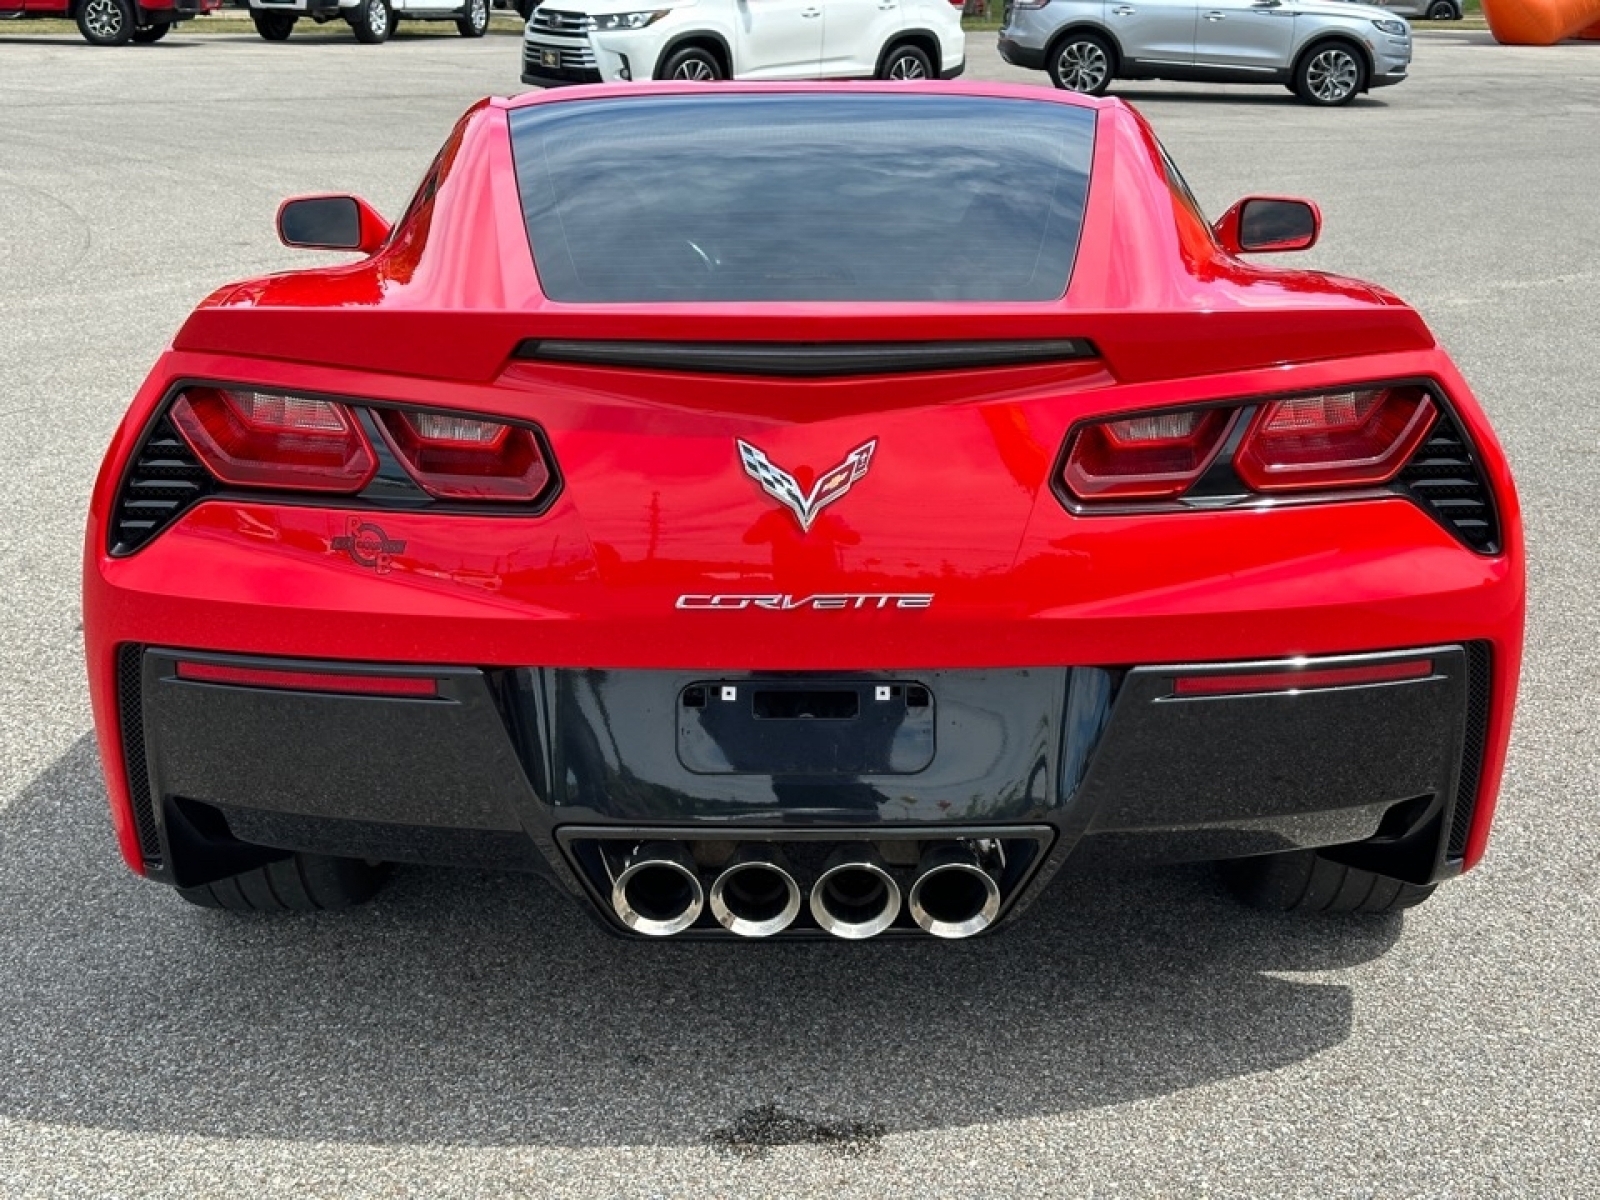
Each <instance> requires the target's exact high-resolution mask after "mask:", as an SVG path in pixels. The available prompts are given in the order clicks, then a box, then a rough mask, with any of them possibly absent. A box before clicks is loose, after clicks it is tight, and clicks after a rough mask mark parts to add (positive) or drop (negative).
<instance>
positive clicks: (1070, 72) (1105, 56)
mask: <svg viewBox="0 0 1600 1200" xmlns="http://www.w3.org/2000/svg"><path fill="white" fill-rule="evenodd" d="M1111 61H1112V60H1111V47H1110V46H1108V45H1106V43H1105V42H1104V41H1103V40H1102V39H1100V38H1097V37H1095V35H1094V34H1092V33H1071V34H1068V35H1067V37H1066V38H1065V39H1064V40H1063V41H1060V42H1058V43H1057V44H1056V47H1055V49H1054V50H1053V51H1052V52H1051V55H1050V79H1051V81H1052V82H1053V83H1054V84H1055V85H1056V86H1057V87H1058V88H1062V89H1064V90H1066V91H1069V92H1082V93H1084V94H1085V95H1087V96H1103V95H1105V90H1106V88H1107V87H1109V86H1110V84H1111Z"/></svg>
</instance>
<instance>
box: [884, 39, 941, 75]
mask: <svg viewBox="0 0 1600 1200" xmlns="http://www.w3.org/2000/svg"><path fill="white" fill-rule="evenodd" d="M878 78H879V79H896V80H910V79H932V78H933V64H932V63H931V62H929V61H928V56H927V55H926V54H925V53H923V52H922V51H921V50H919V49H918V48H917V47H915V46H896V47H895V48H894V49H893V50H891V51H889V53H888V54H886V55H884V56H883V62H882V64H880V65H879V67H878Z"/></svg>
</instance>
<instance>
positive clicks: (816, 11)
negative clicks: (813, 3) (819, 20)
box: [800, 8, 822, 17]
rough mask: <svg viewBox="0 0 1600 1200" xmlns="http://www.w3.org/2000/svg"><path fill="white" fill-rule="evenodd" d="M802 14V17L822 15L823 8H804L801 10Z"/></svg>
mask: <svg viewBox="0 0 1600 1200" xmlns="http://www.w3.org/2000/svg"><path fill="white" fill-rule="evenodd" d="M800 15H801V16H802V17H820V16H821V15H822V10H821V9H820V8H802V9H801V10H800Z"/></svg>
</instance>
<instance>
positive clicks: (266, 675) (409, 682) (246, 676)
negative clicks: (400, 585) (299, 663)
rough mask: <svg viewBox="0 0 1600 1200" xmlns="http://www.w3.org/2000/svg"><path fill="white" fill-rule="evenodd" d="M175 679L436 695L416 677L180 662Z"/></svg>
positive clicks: (297, 689)
mask: <svg viewBox="0 0 1600 1200" xmlns="http://www.w3.org/2000/svg"><path fill="white" fill-rule="evenodd" d="M177 674H178V678H179V679H189V680H193V681H194V682H196V683H223V684H231V685H232V686H234V687H256V688H277V689H280V690H283V691H294V692H345V693H352V694H356V695H365V696H412V697H424V696H437V695H438V694H439V685H438V683H437V682H436V681H435V680H432V679H424V678H421V677H420V676H416V675H356V674H351V673H348V672H339V671H295V670H280V669H279V668H277V667H237V666H233V665H232V664H229V663H202V662H180V663H178V664H177Z"/></svg>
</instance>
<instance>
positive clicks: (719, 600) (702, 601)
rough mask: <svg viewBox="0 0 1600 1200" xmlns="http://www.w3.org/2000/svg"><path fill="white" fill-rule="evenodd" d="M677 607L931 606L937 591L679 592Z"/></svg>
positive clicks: (786, 608)
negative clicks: (763, 593)
mask: <svg viewBox="0 0 1600 1200" xmlns="http://www.w3.org/2000/svg"><path fill="white" fill-rule="evenodd" d="M674 607H676V608H691V609H693V608H699V609H716V610H718V611H724V612H725V611H729V610H738V609H745V608H765V609H769V610H771V611H773V612H787V611H791V610H793V609H797V608H815V609H822V610H835V609H846V608H931V607H933V595H932V593H927V592H829V593H825V594H818V595H814V596H768V595H747V594H743V593H723V594H718V595H690V596H679V597H678V603H677V604H676V605H674Z"/></svg>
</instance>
